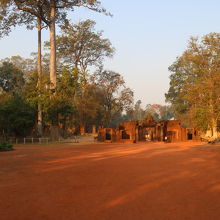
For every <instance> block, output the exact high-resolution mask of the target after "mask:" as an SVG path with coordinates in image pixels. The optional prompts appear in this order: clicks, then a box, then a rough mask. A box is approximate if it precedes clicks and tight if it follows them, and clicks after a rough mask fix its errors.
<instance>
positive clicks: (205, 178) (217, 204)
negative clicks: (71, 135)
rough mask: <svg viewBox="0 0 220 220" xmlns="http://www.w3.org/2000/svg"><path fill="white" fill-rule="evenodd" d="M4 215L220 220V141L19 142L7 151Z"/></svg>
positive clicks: (15, 219) (1, 173)
mask: <svg viewBox="0 0 220 220" xmlns="http://www.w3.org/2000/svg"><path fill="white" fill-rule="evenodd" d="M0 219H1V220H47V219H48V220H93V219H94V220H105V219H112V220H136V219H137V220H142V219H144V220H156V219H158V220H179V219H185V220H191V219H193V220H218V219H220V146H216V145H214V146H212V145H209V146H203V145H201V144H198V143H193V142H191V143H177V144H162V143H155V144H153V143H148V144H144V143H142V144H93V145H64V146H62V145H54V146H52V145H47V146H17V147H16V150H15V151H13V152H2V153H0Z"/></svg>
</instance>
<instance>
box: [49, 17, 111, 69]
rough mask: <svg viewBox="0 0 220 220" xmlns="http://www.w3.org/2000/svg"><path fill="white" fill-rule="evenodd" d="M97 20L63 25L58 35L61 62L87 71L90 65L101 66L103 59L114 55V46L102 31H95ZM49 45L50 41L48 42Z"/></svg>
mask: <svg viewBox="0 0 220 220" xmlns="http://www.w3.org/2000/svg"><path fill="white" fill-rule="evenodd" d="M95 24H96V23H95V21H92V20H85V21H81V22H79V23H77V24H74V25H73V24H72V25H71V24H68V25H65V26H62V29H61V30H62V32H61V35H60V36H58V37H57V51H58V57H59V59H60V62H61V63H62V64H65V65H69V66H72V67H73V68H79V69H80V71H81V72H82V73H83V72H86V71H87V68H88V67H91V66H101V65H102V62H103V59H104V58H106V57H112V55H113V53H114V48H113V47H112V45H111V42H110V41H109V39H106V38H103V36H102V35H103V32H102V31H97V32H96V31H95V28H94V27H95ZM45 46H46V47H49V42H46V44H45Z"/></svg>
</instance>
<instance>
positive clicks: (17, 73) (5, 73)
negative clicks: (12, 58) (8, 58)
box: [0, 62, 24, 92]
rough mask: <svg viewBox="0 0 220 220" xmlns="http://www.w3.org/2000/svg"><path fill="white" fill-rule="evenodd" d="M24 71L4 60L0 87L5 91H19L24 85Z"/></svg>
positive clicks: (0, 75) (0, 69)
mask: <svg viewBox="0 0 220 220" xmlns="http://www.w3.org/2000/svg"><path fill="white" fill-rule="evenodd" d="M23 75H24V74H23V72H22V71H21V70H20V69H18V68H16V67H15V66H14V65H13V64H12V63H8V62H3V63H2V65H1V66H0V88H1V89H2V90H3V91H4V92H19V91H21V89H22V86H23V85H24V77H23Z"/></svg>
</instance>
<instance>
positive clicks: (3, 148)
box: [0, 142, 13, 151]
mask: <svg viewBox="0 0 220 220" xmlns="http://www.w3.org/2000/svg"><path fill="white" fill-rule="evenodd" d="M11 150H13V145H12V144H9V143H6V142H2V143H0V151H11Z"/></svg>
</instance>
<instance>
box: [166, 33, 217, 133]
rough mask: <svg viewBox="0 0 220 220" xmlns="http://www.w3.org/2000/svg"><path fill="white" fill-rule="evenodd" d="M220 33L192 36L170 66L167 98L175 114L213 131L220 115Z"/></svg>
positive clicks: (188, 121)
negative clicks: (199, 37)
mask: <svg viewBox="0 0 220 220" xmlns="http://www.w3.org/2000/svg"><path fill="white" fill-rule="evenodd" d="M219 59H220V34H218V33H210V34H208V35H205V36H204V37H203V38H202V39H201V40H199V39H198V38H191V39H190V41H189V44H188V48H187V50H186V51H185V52H184V53H183V54H182V56H180V57H178V58H177V60H176V61H175V62H174V63H173V65H171V66H170V68H169V70H170V71H171V72H172V74H171V76H170V88H169V91H168V93H167V94H166V99H167V101H168V102H170V103H171V104H172V108H173V109H174V112H175V116H176V117H177V118H180V119H188V120H185V122H186V123H187V124H188V125H191V126H196V127H198V128H200V129H202V130H207V129H212V131H213V134H214V133H216V128H217V120H219V118H220V105H219V103H220V62H219Z"/></svg>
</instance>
